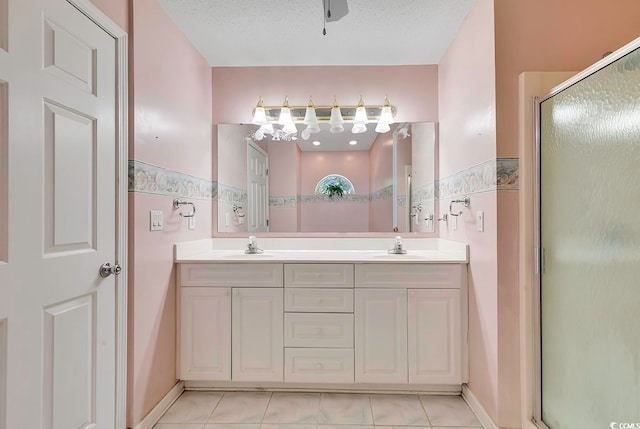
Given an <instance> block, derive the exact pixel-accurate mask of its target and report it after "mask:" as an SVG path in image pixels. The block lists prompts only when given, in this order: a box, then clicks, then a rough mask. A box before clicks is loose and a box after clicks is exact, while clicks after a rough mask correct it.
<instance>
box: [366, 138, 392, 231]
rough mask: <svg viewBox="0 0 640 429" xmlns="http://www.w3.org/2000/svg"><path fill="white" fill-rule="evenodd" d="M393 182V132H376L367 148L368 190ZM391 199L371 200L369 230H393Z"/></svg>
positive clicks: (372, 190) (376, 189) (377, 188)
mask: <svg viewBox="0 0 640 429" xmlns="http://www.w3.org/2000/svg"><path fill="white" fill-rule="evenodd" d="M392 184H393V134H392V132H391V131H389V132H388V133H385V134H378V136H377V137H376V139H375V140H374V142H373V144H372V145H371V149H369V192H371V193H373V192H376V191H378V190H380V189H383V188H385V187H387V186H390V185H392ZM394 226H395V225H394V224H393V200H392V199H391V198H385V199H378V200H372V201H371V202H370V203H369V231H393V227H394Z"/></svg>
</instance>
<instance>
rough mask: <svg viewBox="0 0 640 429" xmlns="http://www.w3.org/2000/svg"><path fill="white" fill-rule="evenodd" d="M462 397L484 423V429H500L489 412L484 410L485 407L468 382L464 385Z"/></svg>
mask: <svg viewBox="0 0 640 429" xmlns="http://www.w3.org/2000/svg"><path fill="white" fill-rule="evenodd" d="M462 398H463V399H464V400H465V401H466V402H467V404H468V405H469V408H471V410H472V411H473V412H474V413H475V415H476V417H477V418H478V420H479V421H480V423H482V426H483V427H484V429H498V426H496V424H495V423H494V422H493V420H491V417H489V414H487V412H486V411H485V410H484V407H483V406H482V405H481V404H480V401H478V398H476V395H474V394H473V392H472V391H471V390H470V389H469V386H468V385H466V384H463V385H462Z"/></svg>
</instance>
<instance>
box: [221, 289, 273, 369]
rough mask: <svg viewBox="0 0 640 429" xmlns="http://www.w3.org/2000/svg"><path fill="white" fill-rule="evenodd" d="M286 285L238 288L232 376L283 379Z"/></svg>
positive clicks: (235, 299)
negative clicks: (284, 286) (284, 297)
mask: <svg viewBox="0 0 640 429" xmlns="http://www.w3.org/2000/svg"><path fill="white" fill-rule="evenodd" d="M283 301H284V300H283V289H282V288H277V289H276V288H256V289H254V288H234V289H233V299H232V304H231V305H232V312H231V314H232V324H231V326H232V335H233V342H232V354H231V356H232V367H233V371H232V380H234V381H283V377H284V373H283V365H284V349H283V329H284V328H283V325H284V322H283V320H284V313H283V311H284V309H283V307H284V303H283Z"/></svg>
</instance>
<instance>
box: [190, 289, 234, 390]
mask: <svg viewBox="0 0 640 429" xmlns="http://www.w3.org/2000/svg"><path fill="white" fill-rule="evenodd" d="M179 320H180V331H179V332H180V336H179V338H180V344H179V351H178V353H179V361H180V364H179V367H178V368H179V372H178V378H179V379H181V380H231V288H211V287H183V288H180V318H179Z"/></svg>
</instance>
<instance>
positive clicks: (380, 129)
mask: <svg viewBox="0 0 640 429" xmlns="http://www.w3.org/2000/svg"><path fill="white" fill-rule="evenodd" d="M390 129H391V127H390V126H389V124H386V123H384V122H378V125H376V133H386V132H388V131H389V130H390Z"/></svg>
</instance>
